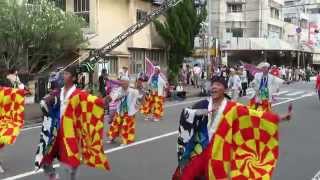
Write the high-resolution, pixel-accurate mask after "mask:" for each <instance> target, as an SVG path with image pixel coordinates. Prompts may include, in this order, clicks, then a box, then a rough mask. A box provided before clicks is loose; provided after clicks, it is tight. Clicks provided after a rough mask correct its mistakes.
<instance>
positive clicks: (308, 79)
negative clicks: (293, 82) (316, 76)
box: [306, 65, 311, 82]
mask: <svg viewBox="0 0 320 180" xmlns="http://www.w3.org/2000/svg"><path fill="white" fill-rule="evenodd" d="M310 77H311V67H310V66H309V65H308V67H307V69H306V81H307V82H310Z"/></svg>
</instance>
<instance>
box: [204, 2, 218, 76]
mask: <svg viewBox="0 0 320 180" xmlns="http://www.w3.org/2000/svg"><path fill="white" fill-rule="evenodd" d="M207 3H208V4H207V7H208V8H207V10H208V31H207V32H208V52H207V67H206V70H207V71H206V74H207V78H208V77H209V68H208V66H209V64H211V65H213V61H212V60H211V53H210V52H211V51H210V50H211V48H212V47H213V42H212V39H211V37H212V31H211V30H212V27H211V20H212V19H211V18H212V9H211V3H212V1H211V0H209V1H207ZM215 53H217V52H215ZM211 67H213V66H211ZM212 71H213V69H212ZM211 73H213V72H211Z"/></svg>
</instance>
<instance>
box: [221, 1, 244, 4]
mask: <svg viewBox="0 0 320 180" xmlns="http://www.w3.org/2000/svg"><path fill="white" fill-rule="evenodd" d="M226 2H227V3H228V4H244V3H246V0H226Z"/></svg>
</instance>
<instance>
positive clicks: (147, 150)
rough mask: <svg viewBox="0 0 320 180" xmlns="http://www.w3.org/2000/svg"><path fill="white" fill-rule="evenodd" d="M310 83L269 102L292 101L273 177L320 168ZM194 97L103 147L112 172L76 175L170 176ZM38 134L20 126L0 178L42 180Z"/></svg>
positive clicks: (304, 175)
mask: <svg viewBox="0 0 320 180" xmlns="http://www.w3.org/2000/svg"><path fill="white" fill-rule="evenodd" d="M313 87H314V84H313V83H295V84H292V85H285V86H284V87H282V89H281V91H280V94H279V97H278V98H277V102H275V103H274V108H275V111H276V112H280V113H281V112H282V113H283V112H285V111H286V110H287V106H288V103H289V102H293V105H294V116H293V119H292V121H291V122H285V123H283V124H281V127H280V128H281V129H280V158H279V162H278V165H277V168H276V170H275V172H274V178H273V179H275V180H305V179H308V180H309V179H312V177H313V176H314V175H315V174H316V173H317V172H318V171H319V170H320V155H319V153H320V137H319V136H318V133H319V131H318V129H319V127H320V101H319V100H318V99H317V96H316V94H315V92H314V89H313ZM199 99H200V98H192V99H187V100H186V101H183V102H169V103H166V109H165V117H164V119H163V121H161V122H157V123H155V122H145V121H144V120H143V119H142V118H141V116H138V118H137V119H138V120H137V121H138V122H137V141H136V143H134V144H131V145H129V146H125V147H119V146H118V144H114V145H109V144H106V145H105V150H106V153H107V155H108V158H109V162H110V164H111V168H112V170H111V172H104V171H101V170H95V169H91V168H88V167H85V166H82V167H81V168H80V173H79V179H80V180H88V179H90V178H94V179H95V180H105V179H108V180H151V179H152V180H169V179H170V178H171V174H172V173H173V171H174V169H175V168H176V165H177V156H176V139H177V124H178V117H179V114H180V112H181V110H182V108H183V107H186V106H188V105H191V104H192V103H194V102H196V101H198V100H199ZM241 101H245V100H241ZM39 132H40V128H39V127H33V128H28V129H24V130H23V132H22V133H21V135H20V136H19V137H18V140H17V142H16V143H15V144H14V145H12V146H7V147H6V148H4V150H3V151H1V152H0V158H1V160H2V161H3V163H4V168H5V169H6V173H5V174H0V179H5V180H16V179H25V180H42V179H46V178H45V176H44V175H43V173H41V172H38V173H35V172H34V171H33V170H34V166H33V162H34V153H35V149H36V146H37V143H38V141H39Z"/></svg>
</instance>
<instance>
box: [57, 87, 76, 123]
mask: <svg viewBox="0 0 320 180" xmlns="http://www.w3.org/2000/svg"><path fill="white" fill-rule="evenodd" d="M75 90H76V86H75V85H73V86H72V87H71V88H70V89H69V90H68V91H67V92H66V93H64V87H63V88H62V89H61V92H60V102H61V103H60V104H61V105H60V118H62V116H63V114H64V112H65V110H66V108H67V106H68V103H69V98H70V96H71V95H72V94H73V92H74V91H75Z"/></svg>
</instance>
